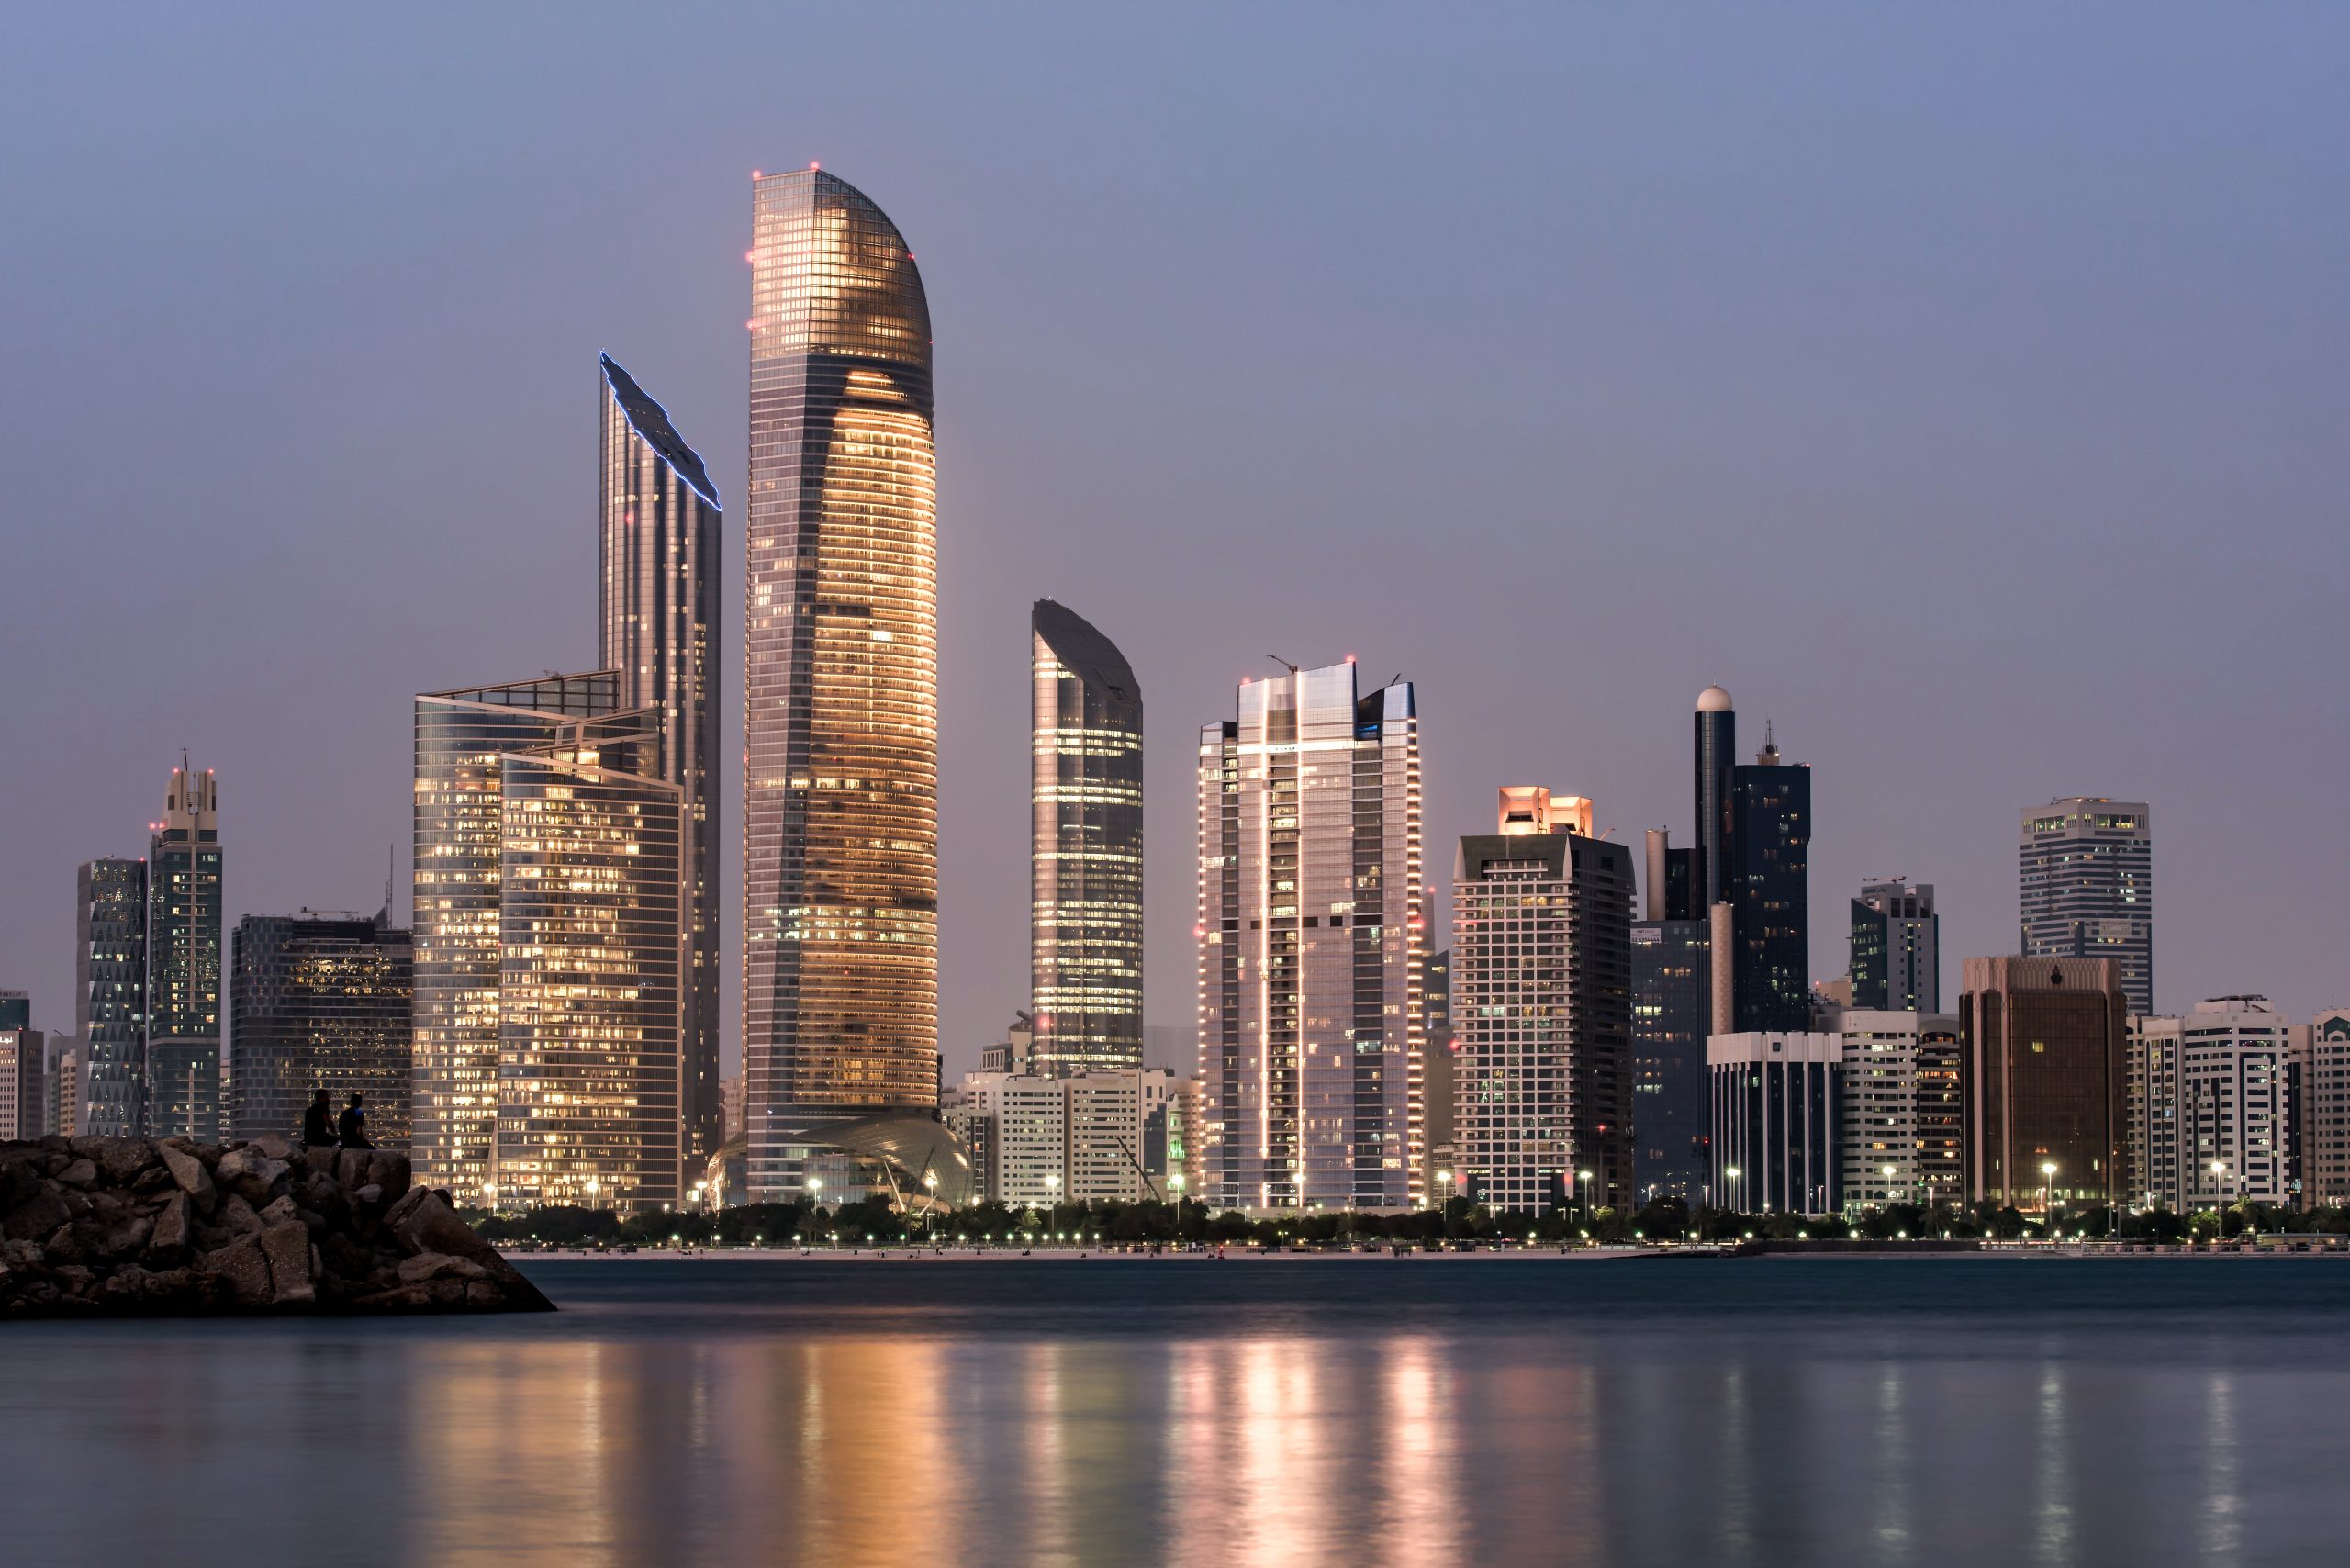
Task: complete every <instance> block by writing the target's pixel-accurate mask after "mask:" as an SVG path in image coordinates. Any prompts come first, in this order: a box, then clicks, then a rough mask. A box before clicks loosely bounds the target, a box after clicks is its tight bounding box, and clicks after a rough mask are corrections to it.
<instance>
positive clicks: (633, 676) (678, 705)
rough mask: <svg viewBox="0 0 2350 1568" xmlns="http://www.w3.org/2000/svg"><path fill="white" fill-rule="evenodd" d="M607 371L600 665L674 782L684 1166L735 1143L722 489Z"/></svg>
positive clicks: (619, 373) (622, 377) (647, 401)
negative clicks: (726, 1049)
mask: <svg viewBox="0 0 2350 1568" xmlns="http://www.w3.org/2000/svg"><path fill="white" fill-rule="evenodd" d="M599 364H600V365H601V367H602V370H603V383H604V399H603V415H604V420H603V487H602V501H603V506H602V517H601V525H602V526H601V531H600V532H601V537H602V552H601V556H602V570H601V572H600V573H599V583H600V585H601V592H600V599H601V610H602V613H601V616H600V618H599V620H600V624H601V633H602V638H601V648H602V652H601V655H600V658H601V662H602V665H603V666H604V667H605V668H606V669H609V670H611V671H613V672H614V673H615V674H616V675H617V676H618V677H619V678H620V691H619V698H618V700H619V703H620V706H621V709H623V710H634V709H648V710H650V711H653V712H654V713H655V715H657V718H658V722H659V726H660V732H661V746H660V758H659V762H658V774H657V777H659V778H661V779H662V780H663V781H664V782H665V783H667V784H669V785H671V786H673V787H674V788H675V789H676V790H677V801H678V811H679V819H678V835H679V843H678V846H677V856H678V860H679V862H680V864H682V865H683V866H684V867H685V869H686V890H685V912H686V913H685V932H684V935H685V940H686V946H687V950H686V969H685V974H686V978H685V988H684V999H685V1033H684V1036H683V1043H682V1047H681V1048H680V1050H679V1052H678V1058H677V1064H678V1074H677V1103H678V1104H679V1105H680V1106H681V1107H682V1108H683V1124H684V1125H683V1127H682V1129H681V1134H680V1136H681V1137H682V1138H683V1141H684V1148H685V1159H686V1161H687V1162H688V1164H689V1165H691V1166H694V1167H696V1168H699V1166H701V1165H703V1164H705V1163H706V1162H707V1161H708V1160H709V1159H710V1157H711V1155H712V1154H714V1153H716V1152H717V1151H718V1146H719V1145H720V1144H721V1143H722V1142H723V1141H724V1139H725V1136H726V1134H725V1108H724V1103H723V1092H722V1086H721V1084H720V1082H719V1075H718V1042H719V961H718V955H719V919H718V905H719V843H718V834H717V827H718V810H717V806H718V761H719V741H718V717H719V711H718V667H719V662H718V656H719V646H718V643H719V615H718V578H719V543H718V541H719V520H720V516H721V508H720V505H719V499H718V487H716V486H715V485H713V484H711V479H710V474H709V472H708V471H707V470H706V469H705V468H704V467H703V466H702V461H701V458H700V456H699V454H697V453H696V452H695V451H694V449H693V448H692V447H690V446H688V445H687V444H686V442H685V438H684V437H682V436H680V435H679V434H678V433H677V427H676V426H675V425H673V424H672V423H670V421H669V416H668V414H667V413H666V411H665V410H664V409H662V407H661V405H660V404H658V403H656V402H655V401H654V400H653V399H652V398H649V397H647V396H646V395H645V392H644V389H643V387H641V386H638V385H637V384H636V382H635V381H634V380H633V379H632V377H631V376H630V375H629V374H628V372H627V371H625V370H622V369H621V367H620V365H619V364H616V363H615V362H614V361H613V359H612V357H611V356H610V354H605V355H602V356H600V359H599Z"/></svg>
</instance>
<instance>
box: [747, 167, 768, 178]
mask: <svg viewBox="0 0 2350 1568" xmlns="http://www.w3.org/2000/svg"><path fill="white" fill-rule="evenodd" d="M751 178H753V179H755V180H763V179H765V178H767V176H766V175H765V174H760V173H759V172H758V171H757V170H756V169H754V170H752V171H751Z"/></svg>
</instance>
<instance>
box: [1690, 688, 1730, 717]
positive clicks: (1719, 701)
mask: <svg viewBox="0 0 2350 1568" xmlns="http://www.w3.org/2000/svg"><path fill="white" fill-rule="evenodd" d="M1730 709H1731V704H1730V700H1729V692H1727V691H1724V690H1723V689H1721V688H1720V687H1718V686H1709V687H1707V688H1706V689H1705V690H1703V691H1700V692H1699V693H1697V711H1698V712H1700V713H1727V712H1729V711H1730Z"/></svg>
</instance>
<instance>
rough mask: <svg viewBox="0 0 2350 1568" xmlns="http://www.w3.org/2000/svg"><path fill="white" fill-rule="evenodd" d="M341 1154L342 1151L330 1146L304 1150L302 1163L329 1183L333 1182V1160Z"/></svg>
mask: <svg viewBox="0 0 2350 1568" xmlns="http://www.w3.org/2000/svg"><path fill="white" fill-rule="evenodd" d="M341 1153H342V1150H341V1149H339V1148H335V1147H334V1146H333V1145H332V1144H329V1145H326V1146H325V1147H323V1148H306V1149H304V1150H303V1151H302V1163H303V1164H305V1165H307V1166H308V1167H309V1168H310V1169H311V1170H315V1171H317V1172H318V1173H319V1175H321V1176H324V1177H325V1178H326V1179H327V1180H328V1181H330V1182H331V1181H333V1180H334V1162H335V1158H336V1157H337V1156H338V1155H340V1154H341Z"/></svg>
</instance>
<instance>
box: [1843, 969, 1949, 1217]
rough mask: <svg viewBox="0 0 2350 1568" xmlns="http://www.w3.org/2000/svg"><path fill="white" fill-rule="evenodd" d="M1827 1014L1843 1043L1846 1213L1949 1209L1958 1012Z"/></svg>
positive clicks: (1852, 1011) (1856, 1010)
mask: <svg viewBox="0 0 2350 1568" xmlns="http://www.w3.org/2000/svg"><path fill="white" fill-rule="evenodd" d="M1836 1016H1837V1020H1838V1022H1837V1028H1838V1030H1839V1031H1840V1032H1841V1036H1842V1038H1843V1042H1844V1047H1843V1058H1844V1075H1843V1086H1842V1095H1843V1117H1842V1120H1843V1126H1842V1128H1841V1138H1840V1141H1841V1144H1842V1147H1843V1166H1844V1205H1845V1207H1846V1208H1848V1209H1872V1208H1883V1207H1885V1206H1886V1205H1887V1204H1920V1205H1922V1206H1924V1207H1928V1208H1930V1207H1932V1206H1933V1205H1934V1204H1941V1203H1956V1202H1958V1201H1959V1200H1960V1198H1961V1197H1962V1196H1963V1193H1962V1185H1963V1182H1964V1171H1963V1170H1962V1169H1961V1165H1960V1160H1961V1158H1962V1153H1963V1150H1962V1130H1961V1104H1962V1096H1961V1091H1960V1084H1959V1064H1960V1060H1961V1057H1962V1055H1963V1052H1962V1049H1961V1047H1960V1043H1959V1021H1958V1015H1957V1014H1952V1013H1903V1012H1884V1011H1877V1010H1874V1009H1864V1008H1854V1009H1848V1010H1845V1011H1842V1012H1840V1013H1839V1014H1837V1015H1836Z"/></svg>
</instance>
